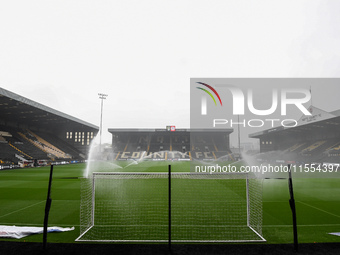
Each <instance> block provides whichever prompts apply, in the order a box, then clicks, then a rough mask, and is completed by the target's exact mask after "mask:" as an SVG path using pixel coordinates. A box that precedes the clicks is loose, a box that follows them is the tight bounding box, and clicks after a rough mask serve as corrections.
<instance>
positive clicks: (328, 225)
mask: <svg viewBox="0 0 340 255" xmlns="http://www.w3.org/2000/svg"><path fill="white" fill-rule="evenodd" d="M297 226H298V227H335V226H340V224H311V225H297ZM281 227H282V228H291V227H292V225H263V226H262V228H281Z"/></svg>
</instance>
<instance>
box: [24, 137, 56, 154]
mask: <svg viewBox="0 0 340 255" xmlns="http://www.w3.org/2000/svg"><path fill="white" fill-rule="evenodd" d="M18 134H19V135H20V136H21V137H22V138H24V139H26V140H27V141H28V142H30V143H31V144H33V145H34V146H35V147H36V148H38V149H39V150H41V151H43V152H45V153H47V152H46V151H45V150H44V148H43V146H42V145H41V144H39V143H38V142H37V141H33V140H31V139H30V138H28V137H27V136H25V135H24V134H23V133H21V132H18ZM47 156H48V157H51V156H50V155H47Z"/></svg>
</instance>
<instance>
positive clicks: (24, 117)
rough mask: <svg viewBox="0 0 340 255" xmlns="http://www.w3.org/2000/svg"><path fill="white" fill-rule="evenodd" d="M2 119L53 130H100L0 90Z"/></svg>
mask: <svg viewBox="0 0 340 255" xmlns="http://www.w3.org/2000/svg"><path fill="white" fill-rule="evenodd" d="M0 119H1V120H4V121H7V122H8V121H9V122H12V123H18V124H23V125H28V126H39V127H44V128H51V127H54V126H55V125H66V126H79V125H81V126H86V127H88V128H92V129H94V130H98V129H99V128H98V127H97V126H95V125H93V124H91V123H88V122H85V121H83V120H81V119H78V118H75V117H72V116H70V115H68V114H65V113H63V112H60V111H57V110H55V109H52V108H50V107H48V106H45V105H42V104H40V103H37V102H35V101H32V100H30V99H28V98H25V97H23V96H20V95H18V94H15V93H13V92H11V91H8V90H6V89H3V88H0Z"/></svg>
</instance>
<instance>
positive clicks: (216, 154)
mask: <svg viewBox="0 0 340 255" xmlns="http://www.w3.org/2000/svg"><path fill="white" fill-rule="evenodd" d="M109 132H110V133H112V148H113V153H114V154H115V155H116V156H115V159H116V160H130V159H133V160H138V159H141V158H147V159H153V160H191V159H202V160H216V159H218V158H221V157H227V158H228V159H230V160H233V158H232V156H231V151H230V149H229V134H230V133H231V132H232V130H223V131H222V132H216V130H194V131H193V130H190V129H177V130H176V131H173V132H172V131H167V129H109Z"/></svg>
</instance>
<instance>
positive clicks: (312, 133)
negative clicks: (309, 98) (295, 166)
mask: <svg viewBox="0 0 340 255" xmlns="http://www.w3.org/2000/svg"><path fill="white" fill-rule="evenodd" d="M310 109H316V110H312V111H311V112H317V114H316V115H315V116H312V117H311V119H310V120H308V119H307V118H301V119H303V120H305V119H307V120H308V121H307V122H299V125H298V126H296V127H291V128H284V127H277V128H272V129H269V130H264V131H261V132H258V133H254V134H251V135H250V136H249V137H250V138H257V139H260V155H259V158H260V160H263V161H267V162H294V161H295V162H300V163H320V164H322V163H340V132H339V126H340V111H339V110H338V111H334V112H331V113H327V112H324V111H322V110H320V109H317V108H315V107H313V106H311V107H310Z"/></svg>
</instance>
